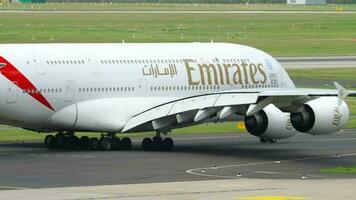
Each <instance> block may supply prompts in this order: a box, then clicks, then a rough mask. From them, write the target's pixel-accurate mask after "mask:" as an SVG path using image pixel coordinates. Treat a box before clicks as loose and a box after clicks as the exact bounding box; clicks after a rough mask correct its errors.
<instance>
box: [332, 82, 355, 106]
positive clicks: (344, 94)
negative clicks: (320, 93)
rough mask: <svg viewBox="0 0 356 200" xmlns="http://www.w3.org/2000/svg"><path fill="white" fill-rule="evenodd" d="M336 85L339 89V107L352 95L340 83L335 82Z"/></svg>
mask: <svg viewBox="0 0 356 200" xmlns="http://www.w3.org/2000/svg"><path fill="white" fill-rule="evenodd" d="M334 85H335V87H336V89H337V92H338V97H339V106H340V105H341V103H342V101H343V100H345V99H346V97H347V96H349V95H350V94H351V93H350V91H348V90H347V89H345V88H344V87H342V86H341V85H340V84H339V83H337V82H336V81H334Z"/></svg>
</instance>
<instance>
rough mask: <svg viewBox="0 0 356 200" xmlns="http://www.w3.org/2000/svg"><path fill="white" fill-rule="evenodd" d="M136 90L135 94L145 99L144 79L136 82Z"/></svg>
mask: <svg viewBox="0 0 356 200" xmlns="http://www.w3.org/2000/svg"><path fill="white" fill-rule="evenodd" d="M137 88H138V90H137V94H138V95H139V96H141V95H142V97H146V95H147V94H146V80H145V79H140V80H139V81H138V87H137Z"/></svg>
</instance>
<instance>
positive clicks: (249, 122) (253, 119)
mask: <svg viewBox="0 0 356 200" xmlns="http://www.w3.org/2000/svg"><path fill="white" fill-rule="evenodd" d="M245 126H246V129H247V131H248V132H249V133H251V134H252V135H254V136H257V137H260V136H261V135H262V134H263V133H264V132H265V131H266V130H267V126H268V118H267V115H266V113H265V112H264V111H263V110H261V111H259V112H258V113H256V114H254V115H251V116H248V117H246V119H245Z"/></svg>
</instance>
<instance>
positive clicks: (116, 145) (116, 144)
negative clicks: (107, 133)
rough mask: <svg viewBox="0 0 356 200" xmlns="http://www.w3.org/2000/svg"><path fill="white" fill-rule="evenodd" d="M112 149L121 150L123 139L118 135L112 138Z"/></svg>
mask: <svg viewBox="0 0 356 200" xmlns="http://www.w3.org/2000/svg"><path fill="white" fill-rule="evenodd" d="M110 142H111V149H112V150H120V149H121V140H120V139H119V138H117V137H112V138H110Z"/></svg>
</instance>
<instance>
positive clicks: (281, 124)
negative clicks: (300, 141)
mask: <svg viewBox="0 0 356 200" xmlns="http://www.w3.org/2000/svg"><path fill="white" fill-rule="evenodd" d="M245 126H246V129H247V131H248V132H249V133H250V134H252V135H254V136H257V137H261V138H267V139H284V138H289V137H292V136H294V135H295V134H297V131H296V130H295V129H294V128H293V126H292V124H291V121H290V114H289V113H283V112H282V111H281V110H279V109H278V108H277V107H275V106H274V105H273V104H270V105H268V106H267V107H265V108H264V109H263V110H261V111H259V112H258V113H256V114H254V115H251V116H248V117H246V118H245Z"/></svg>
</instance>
